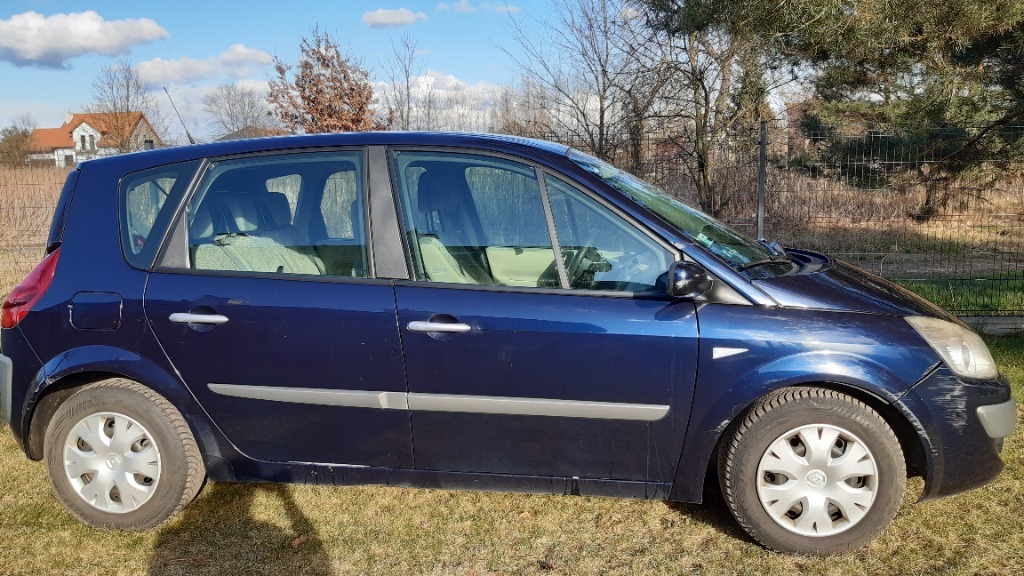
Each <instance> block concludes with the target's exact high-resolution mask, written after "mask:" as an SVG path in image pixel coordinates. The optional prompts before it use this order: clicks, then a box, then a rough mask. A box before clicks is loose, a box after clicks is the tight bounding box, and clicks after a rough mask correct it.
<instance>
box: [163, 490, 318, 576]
mask: <svg viewBox="0 0 1024 576" xmlns="http://www.w3.org/2000/svg"><path fill="white" fill-rule="evenodd" d="M259 496H267V498H263V499H261V500H262V501H258V497H259ZM263 506H267V507H270V508H272V509H273V511H272V512H268V511H264V510H261V507H263ZM281 509H283V511H284V514H283V515H282V514H280V513H279V510H281ZM274 517H283V518H285V519H287V521H288V525H287V526H280V525H278V524H275V523H272V522H269V521H267V520H266V519H267V518H274ZM256 572H258V573H266V574H322V575H329V574H331V573H332V572H331V559H330V557H329V556H328V554H327V553H326V551H325V550H324V546H323V543H322V541H321V539H320V538H319V537H318V535H317V534H316V529H315V528H314V526H313V524H312V522H310V520H309V519H308V518H307V517H306V516H305V515H304V514H303V513H302V511H301V510H300V509H299V507H298V505H297V504H296V503H295V500H294V499H293V498H292V494H291V491H290V489H289V487H288V486H287V485H284V484H234V483H221V482H217V483H210V484H209V485H207V486H206V489H205V490H204V492H203V493H202V494H201V495H200V496H199V497H198V498H197V499H196V500H195V501H194V502H193V503H192V504H191V505H189V506H188V507H187V508H185V510H184V511H182V513H181V515H180V517H179V518H178V519H177V520H175V521H174V522H172V523H171V524H168V525H166V526H164V527H163V528H161V529H160V532H159V535H158V536H157V540H156V542H155V543H154V546H153V555H152V557H151V558H150V562H149V574H150V576H171V575H178V574H182V575H184V574H188V575H197V574H216V575H223V574H240V573H256Z"/></svg>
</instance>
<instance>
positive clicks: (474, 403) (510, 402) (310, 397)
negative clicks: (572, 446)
mask: <svg viewBox="0 0 1024 576" xmlns="http://www.w3.org/2000/svg"><path fill="white" fill-rule="evenodd" d="M208 387H209V389H210V390H211V391H213V392H215V393H217V394H221V395H224V396H234V397H237V398H250V399H255V400H270V401H274V402H291V403H296V404H316V405H321V406H348V407H353V408H377V409H385V410H422V411H429V412H468V413H475V414H515V415H521V416H556V417H563V418H594V419H602V420H640V421H654V420H660V419H661V418H664V417H665V416H666V415H667V414H668V411H669V406H668V405H662V404H629V403H622V402H588V401H577V400H559V399H555V398H510V397H500V396H467V395H458V394H426V393H416V392H413V393H403V392H378V391H373V390H326V389H317V388H284V387H275V386H245V385H236V384H209V385H208Z"/></svg>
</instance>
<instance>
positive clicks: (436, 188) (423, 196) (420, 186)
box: [417, 170, 459, 214]
mask: <svg viewBox="0 0 1024 576" xmlns="http://www.w3.org/2000/svg"><path fill="white" fill-rule="evenodd" d="M445 176H446V175H444V174H440V173H439V172H437V171H436V170H432V171H429V172H424V173H423V174H421V175H420V178H419V181H418V183H417V199H418V200H419V204H418V206H419V211H420V212H423V213H430V212H433V211H435V210H440V211H442V212H444V213H446V214H454V213H455V212H456V211H457V210H458V209H459V194H458V190H457V189H455V187H454V186H453V185H452V182H451V179H450V178H446V177H445Z"/></svg>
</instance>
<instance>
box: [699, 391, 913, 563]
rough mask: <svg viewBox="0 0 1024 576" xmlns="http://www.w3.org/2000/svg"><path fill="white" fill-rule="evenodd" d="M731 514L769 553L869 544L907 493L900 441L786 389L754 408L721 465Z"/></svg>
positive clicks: (838, 400)
mask: <svg viewBox="0 0 1024 576" xmlns="http://www.w3.org/2000/svg"><path fill="white" fill-rule="evenodd" d="M718 469H719V481H720V483H721V486H722V493H723V496H724V497H725V501H726V504H727V505H728V507H729V510H730V511H731V512H732V514H733V516H734V517H735V518H736V520H737V522H739V524H740V526H742V527H743V529H744V530H746V531H747V533H748V534H750V535H751V536H752V537H753V538H754V539H755V540H757V541H758V542H760V543H762V544H764V545H765V546H767V547H768V548H772V549H774V550H779V551H783V552H813V553H831V552H839V551H844V550H852V549H855V548H858V547H860V546H863V545H865V544H867V543H868V542H870V541H871V540H873V539H874V538H875V537H876V536H878V534H879V533H880V532H881V531H882V530H883V529H885V527H886V526H887V525H888V524H889V522H891V521H892V519H893V517H894V516H895V515H896V511H897V509H898V508H899V506H900V502H901V501H902V499H903V492H904V490H905V489H906V482H907V478H906V465H905V464H904V460H903V453H902V451H901V449H900V444H899V441H898V440H897V439H896V435H895V434H893V432H892V429H891V428H889V425H888V424H886V422H885V420H883V419H882V417H881V416H879V415H878V413H877V412H875V411H874V410H872V409H871V408H870V407H868V406H867V405H865V404H864V403H862V402H860V401H858V400H856V399H854V398H851V397H849V396H846V395H845V394H841V393H839V392H835V391H833V390H824V389H819V388H789V389H785V390H782V391H780V392H778V393H775V394H772V395H769V396H768V397H766V398H765V399H764V400H762V401H761V402H760V403H759V404H758V405H756V406H754V407H753V408H752V409H751V410H750V411H749V412H748V413H747V414H746V416H745V417H744V418H743V420H742V421H741V422H740V424H739V426H737V427H736V429H735V432H734V434H733V437H732V438H731V440H730V441H729V442H728V444H727V445H726V447H725V449H724V450H723V451H722V453H721V456H720V460H719V468H718Z"/></svg>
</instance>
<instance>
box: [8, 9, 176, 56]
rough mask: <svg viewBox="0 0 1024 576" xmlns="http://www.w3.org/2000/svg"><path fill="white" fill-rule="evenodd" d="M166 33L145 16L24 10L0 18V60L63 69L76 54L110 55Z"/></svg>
mask: <svg viewBox="0 0 1024 576" xmlns="http://www.w3.org/2000/svg"><path fill="white" fill-rule="evenodd" d="M169 36H170V33H169V32H167V30H165V29H164V28H163V27H162V26H160V25H159V24H157V23H156V21H154V20H151V19H149V18H136V19H126V20H105V19H104V18H103V17H102V16H100V15H99V14H98V13H96V12H95V11H93V10H89V11H86V12H73V13H70V14H53V15H52V16H43V15H42V14H39V13H38V12H25V13H24V14H15V15H14V16H11V17H10V18H8V19H6V20H0V61H6V62H10V63H11V64H14V65H15V66H38V67H42V68H66V67H67V66H68V63H67V61H68V60H70V59H72V58H75V57H77V56H83V55H85V54H102V55H104V56H114V55H117V54H123V53H126V52H128V51H129V50H130V49H131V47H132V46H135V45H137V44H145V43H147V42H152V41H154V40H160V39H163V38H167V37H169Z"/></svg>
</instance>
